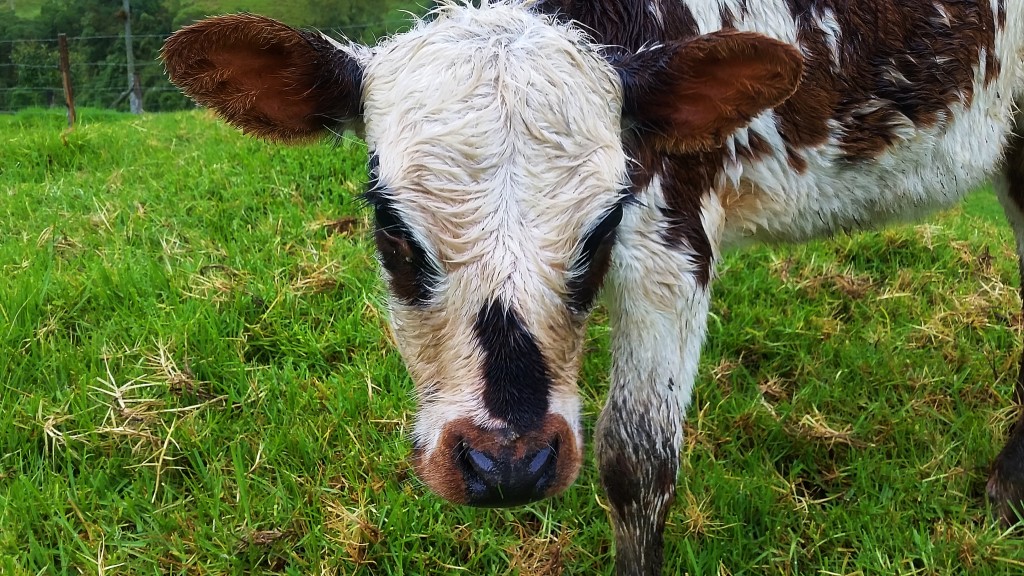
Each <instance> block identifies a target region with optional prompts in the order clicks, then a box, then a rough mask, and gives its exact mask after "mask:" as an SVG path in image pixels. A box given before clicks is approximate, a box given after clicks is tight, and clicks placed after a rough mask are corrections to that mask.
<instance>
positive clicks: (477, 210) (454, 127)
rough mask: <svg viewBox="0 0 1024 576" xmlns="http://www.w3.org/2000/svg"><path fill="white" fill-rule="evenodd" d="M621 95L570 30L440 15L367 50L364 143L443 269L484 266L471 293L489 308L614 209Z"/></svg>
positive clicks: (507, 17)
mask: <svg viewBox="0 0 1024 576" xmlns="http://www.w3.org/2000/svg"><path fill="white" fill-rule="evenodd" d="M620 92H621V89H620V87H619V80H618V77H617V75H616V73H615V71H614V70H613V69H612V67H611V66H610V65H608V64H607V63H606V62H605V60H604V59H603V58H602V57H601V55H600V54H598V53H596V52H594V51H592V50H590V49H589V48H587V47H586V44H585V43H584V42H583V41H582V39H581V38H580V35H579V34H578V33H577V32H576V31H575V30H573V29H571V28H567V27H564V26H560V25H554V24H552V22H551V21H550V20H548V19H547V18H545V17H542V16H539V15H536V14H532V13H530V12H528V11H527V10H525V9H524V8H522V7H519V6H509V5H503V4H499V5H494V6H490V7H486V8H482V9H472V8H456V7H451V8H448V9H446V10H442V11H441V12H440V13H439V16H438V18H437V19H436V20H435V21H433V22H429V23H423V24H421V25H420V26H419V27H418V28H417V29H415V30H413V31H412V32H410V33H408V34H405V35H402V36H398V37H396V38H394V39H392V40H391V41H389V42H387V43H385V44H384V45H383V46H381V47H379V48H378V49H377V51H376V53H375V55H374V57H373V58H372V60H371V61H370V62H369V65H368V67H367V70H366V74H365V86H364V99H365V103H364V106H365V116H366V138H367V142H368V143H369V145H370V147H371V149H374V150H375V151H376V152H377V154H378V155H379V158H380V167H381V168H380V169H381V181H382V182H383V183H384V184H386V185H387V186H388V187H389V188H391V189H392V190H394V192H395V197H396V200H397V202H398V203H399V204H400V206H401V210H402V213H403V214H404V215H406V216H407V217H408V218H410V219H411V220H412V222H410V224H411V225H412V226H413V227H417V228H420V227H422V228H421V230H422V232H423V233H424V234H425V236H426V237H427V238H428V239H429V240H430V241H431V243H432V244H433V245H434V246H435V248H436V250H437V255H438V256H439V257H440V259H441V260H442V262H443V265H444V266H445V268H446V269H447V270H452V269H457V268H459V267H461V266H465V265H470V264H474V263H477V262H480V261H481V260H489V261H491V262H490V263H491V265H488V266H487V268H488V269H487V270H480V271H478V272H479V274H478V277H477V278H476V279H475V280H476V282H477V283H478V285H479V286H480V287H481V288H482V291H483V292H486V293H489V294H492V293H494V291H495V290H497V289H498V288H499V286H501V285H502V284H504V283H505V282H506V281H508V280H512V281H513V282H514V281H515V279H514V276H515V275H516V273H517V272H518V271H525V270H529V272H530V273H533V274H538V273H539V274H543V273H544V272H545V270H544V269H545V268H550V267H551V266H553V265H556V266H561V265H564V261H565V260H566V255H567V254H569V253H570V252H572V251H573V249H574V248H575V247H576V244H577V242H578V240H579V237H580V234H581V231H583V230H584V229H585V228H587V227H588V226H590V225H592V223H593V221H594V219H595V218H596V217H598V216H599V215H600V214H601V213H603V212H604V211H606V210H607V209H608V207H609V206H610V205H611V203H613V202H614V201H615V195H614V192H615V191H616V189H617V187H618V186H619V185H620V184H621V183H622V181H623V180H624V172H625V156H624V154H623V152H622V146H621V142H620V134H619V116H620V111H621V94H620ZM507 296H512V295H511V294H507Z"/></svg>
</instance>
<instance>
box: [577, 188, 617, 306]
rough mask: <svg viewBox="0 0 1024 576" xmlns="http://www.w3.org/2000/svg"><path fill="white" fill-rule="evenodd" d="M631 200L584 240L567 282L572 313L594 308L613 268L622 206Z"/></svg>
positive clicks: (609, 215) (614, 208)
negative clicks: (614, 248) (606, 278)
mask: <svg viewBox="0 0 1024 576" xmlns="http://www.w3.org/2000/svg"><path fill="white" fill-rule="evenodd" d="M631 198H632V196H625V197H623V200H622V201H620V202H617V203H616V204H615V206H613V207H612V209H611V210H610V211H608V213H607V214H605V216H604V218H602V219H601V221H600V222H598V223H597V226H594V228H592V229H591V230H590V231H589V232H587V235H586V236H585V237H584V239H583V245H582V247H581V248H580V253H579V254H578V255H577V256H576V259H575V261H573V265H572V268H571V272H570V274H571V275H570V277H569V283H568V288H569V303H568V305H569V309H570V310H572V311H573V312H577V313H582V312H586V311H588V310H590V308H591V306H593V304H594V298H595V297H596V296H597V293H598V291H600V290H601V285H602V284H603V283H604V277H605V275H606V274H607V273H608V268H609V267H610V266H611V256H612V248H613V247H614V246H615V237H616V230H617V229H618V226H619V223H620V222H622V210H623V206H624V204H626V203H627V202H628V201H629V199H631Z"/></svg>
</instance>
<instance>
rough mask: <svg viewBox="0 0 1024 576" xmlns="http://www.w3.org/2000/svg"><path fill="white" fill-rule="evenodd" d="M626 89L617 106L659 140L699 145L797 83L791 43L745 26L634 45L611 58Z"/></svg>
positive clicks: (799, 63) (668, 145)
mask: <svg viewBox="0 0 1024 576" xmlns="http://www.w3.org/2000/svg"><path fill="white" fill-rule="evenodd" d="M613 64H614V65H615V67H616V68H617V69H618V71H619V76H620V77H621V78H622V85H623V88H624V91H625V108H624V110H623V114H624V115H626V116H627V117H629V118H630V119H632V120H633V121H635V122H636V123H637V124H638V125H639V126H640V127H641V128H644V129H646V130H647V131H648V132H649V135H648V137H651V138H654V139H655V140H656V145H657V146H658V147H659V148H663V149H671V150H675V151H695V150H706V149H709V148H713V147H715V146H718V145H720V144H721V143H722V142H723V141H724V140H725V138H726V137H728V136H729V135H730V134H732V132H733V131H734V130H736V129H737V128H739V127H741V126H744V125H745V124H747V122H749V121H750V119H751V118H753V117H754V116H756V115H757V114H758V113H760V112H762V111H764V110H767V109H768V108H772V107H774V106H777V105H778V104H781V103H782V102H784V101H785V100H786V99H787V98H789V97H790V96H791V95H792V94H793V92H795V91H796V88H797V85H798V84H799V83H800V76H801V74H802V73H803V58H802V57H801V55H800V52H798V51H797V50H796V48H794V47H792V46H790V45H788V44H785V43H782V42H779V41H777V40H773V39H771V38H767V37H765V36H761V35H760V34H754V33H749V32H734V31H721V32H714V33H712V34H706V35H704V36H698V37H697V38H694V39H692V40H688V41H685V42H676V43H670V44H664V45H660V46H656V47H654V48H650V49H645V50H641V51H640V52H637V53H635V54H630V55H628V56H625V57H623V58H619V59H617V61H613Z"/></svg>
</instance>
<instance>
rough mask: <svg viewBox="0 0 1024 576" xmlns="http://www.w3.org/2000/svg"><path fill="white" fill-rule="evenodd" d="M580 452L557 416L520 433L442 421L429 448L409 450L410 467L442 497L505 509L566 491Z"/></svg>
mask: <svg viewBox="0 0 1024 576" xmlns="http://www.w3.org/2000/svg"><path fill="white" fill-rule="evenodd" d="M581 452H582V450H581V449H580V446H579V442H578V440H577V437H576V434H575V433H574V431H573V430H572V429H571V428H570V426H569V424H568V423H567V422H566V421H565V418H563V417H562V416H560V415H557V414H548V415H546V416H545V417H544V418H543V420H542V422H541V425H540V426H538V427H537V428H535V429H533V430H530V431H527V432H521V433H519V432H516V431H514V430H512V429H511V428H507V427H502V428H493V429H490V428H484V427H481V426H477V425H476V424H474V423H473V422H472V421H471V420H469V419H468V418H464V419H459V420H454V421H452V422H449V423H448V424H446V425H445V427H444V430H443V431H442V433H441V438H440V441H439V442H438V444H437V446H436V447H434V449H433V450H432V451H429V452H428V451H426V450H424V449H421V448H416V449H414V451H413V466H414V467H415V469H416V473H417V474H418V475H419V476H420V478H421V479H422V480H423V481H424V482H425V483H426V484H427V485H428V486H429V487H430V488H431V489H432V490H433V491H434V492H436V493H437V494H439V495H440V496H442V497H444V498H445V499H447V500H450V501H452V502H457V503H460V504H469V505H470V506H483V507H508V506H518V505H521V504H527V503H530V502H535V501H537V500H542V499H544V498H547V497H549V496H553V495H555V494H558V493H559V492H561V491H563V490H565V488H567V487H568V486H569V485H570V484H572V482H573V481H574V480H575V479H576V476H577V474H578V473H579V468H580V461H581Z"/></svg>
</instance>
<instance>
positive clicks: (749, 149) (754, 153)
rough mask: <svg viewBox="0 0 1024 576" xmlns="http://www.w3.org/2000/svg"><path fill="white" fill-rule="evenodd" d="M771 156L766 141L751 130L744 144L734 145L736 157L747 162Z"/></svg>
mask: <svg viewBox="0 0 1024 576" xmlns="http://www.w3.org/2000/svg"><path fill="white" fill-rule="evenodd" d="M771 154H772V147H771V145H770V144H769V143H768V140H765V138H764V136H761V135H760V134H758V133H757V132H755V131H753V130H749V131H748V132H747V143H746V144H740V143H738V142H737V143H736V156H738V157H740V158H743V159H744V160H747V161H749V162H756V161H758V160H760V159H762V158H764V157H766V156H770V155H771Z"/></svg>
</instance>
